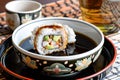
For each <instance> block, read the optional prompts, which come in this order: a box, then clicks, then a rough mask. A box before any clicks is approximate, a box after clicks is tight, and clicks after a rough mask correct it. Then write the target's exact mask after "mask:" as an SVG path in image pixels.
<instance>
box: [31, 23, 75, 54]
mask: <svg viewBox="0 0 120 80" xmlns="http://www.w3.org/2000/svg"><path fill="white" fill-rule="evenodd" d="M32 34H33V35H32V42H33V45H34V48H35V50H37V52H38V53H39V54H42V55H46V54H51V53H53V52H57V51H63V50H65V48H66V47H67V44H69V43H74V42H75V41H76V39H75V33H74V31H73V29H72V28H70V27H69V26H67V25H62V24H53V25H44V26H40V27H38V28H36V29H35V30H34V31H33V32H32Z"/></svg>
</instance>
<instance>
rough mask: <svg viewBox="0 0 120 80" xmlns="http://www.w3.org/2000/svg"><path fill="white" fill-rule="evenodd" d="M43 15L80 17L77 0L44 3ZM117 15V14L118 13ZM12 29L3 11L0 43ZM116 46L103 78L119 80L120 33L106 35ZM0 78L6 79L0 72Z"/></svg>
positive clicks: (0, 79)
mask: <svg viewBox="0 0 120 80" xmlns="http://www.w3.org/2000/svg"><path fill="white" fill-rule="evenodd" d="M42 15H43V16H44V17H50V16H55V17H72V18H78V19H81V17H80V16H81V14H80V10H79V3H78V0H60V1H57V2H53V3H49V4H46V5H45V6H44V7H43V9H42ZM118 15H119V14H118ZM11 33H12V31H11V30H10V28H9V27H8V25H6V18H5V13H4V12H3V13H0V43H1V44H2V43H3V41H4V40H6V39H7V38H8V37H9V36H10V35H11ZM107 37H108V38H109V39H110V40H111V41H112V42H113V43H114V45H115V46H116V49H117V58H116V61H115V63H114V65H113V67H112V70H111V71H110V73H109V74H107V76H106V77H105V78H103V80H120V33H115V34H111V35H108V36H107ZM0 80H6V79H5V77H4V76H2V74H0Z"/></svg>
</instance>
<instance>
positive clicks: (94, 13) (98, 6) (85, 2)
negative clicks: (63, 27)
mask: <svg viewBox="0 0 120 80" xmlns="http://www.w3.org/2000/svg"><path fill="white" fill-rule="evenodd" d="M118 2H119V3H120V1H118V0H117V1H116V0H79V3H80V10H81V12H82V19H83V20H85V21H87V22H90V23H92V24H94V25H96V26H97V27H98V28H100V30H102V32H103V33H104V34H105V35H108V34H111V33H115V32H118V31H119V21H118V16H119V15H117V14H116V12H114V11H115V10H116V11H117V9H116V7H118V5H117V4H118ZM119 8H120V7H119Z"/></svg>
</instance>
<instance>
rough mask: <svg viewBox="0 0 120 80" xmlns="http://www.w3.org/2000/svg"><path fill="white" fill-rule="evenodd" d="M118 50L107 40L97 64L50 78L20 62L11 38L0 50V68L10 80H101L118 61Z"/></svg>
mask: <svg viewBox="0 0 120 80" xmlns="http://www.w3.org/2000/svg"><path fill="white" fill-rule="evenodd" d="M116 55H117V53H116V49H115V47H114V45H113V44H112V42H111V41H110V40H109V39H108V38H105V43H104V46H103V50H102V53H101V55H100V56H99V58H98V59H97V60H96V61H95V63H93V64H91V65H90V66H89V67H88V68H86V69H85V70H83V71H82V72H80V73H79V74H77V75H71V76H60V77H59V78H58V77H50V76H45V75H42V74H40V73H39V72H38V71H37V70H36V71H35V70H33V69H31V68H29V67H27V66H26V65H25V64H24V63H23V62H21V61H20V59H19V57H18V55H17V54H16V53H15V52H14V50H13V45H12V43H11V37H10V38H8V39H7V40H6V41H5V42H4V43H3V44H2V45H1V48H0V59H1V62H0V66H1V68H2V69H3V73H2V74H3V75H4V76H5V77H6V78H7V79H8V80H9V79H11V80H18V79H22V80H33V79H35V80H66V79H68V80H69V79H71V77H72V79H76V80H86V79H92V80H101V79H102V78H103V77H105V76H106V75H107V73H108V72H109V71H110V70H111V68H112V65H113V63H114V62H115V59H116Z"/></svg>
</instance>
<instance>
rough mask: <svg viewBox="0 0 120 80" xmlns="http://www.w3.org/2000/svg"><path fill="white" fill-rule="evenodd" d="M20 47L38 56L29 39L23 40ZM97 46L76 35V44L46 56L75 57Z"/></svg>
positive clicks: (83, 36) (92, 41)
mask: <svg viewBox="0 0 120 80" xmlns="http://www.w3.org/2000/svg"><path fill="white" fill-rule="evenodd" d="M20 46H21V47H22V48H24V49H25V50H28V51H30V52H33V53H36V54H39V53H38V52H37V51H36V50H35V49H34V47H33V44H32V43H31V38H30V37H28V38H26V39H25V40H23V41H22V42H21V43H20ZM96 46H97V43H96V42H95V41H94V40H92V39H91V38H89V37H87V36H85V35H83V34H80V33H76V42H75V43H74V44H68V45H67V48H66V49H65V50H64V51H59V52H53V53H52V54H47V55H50V56H68V55H75V54H81V53H83V52H86V51H88V50H91V49H93V48H95V47H96Z"/></svg>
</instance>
